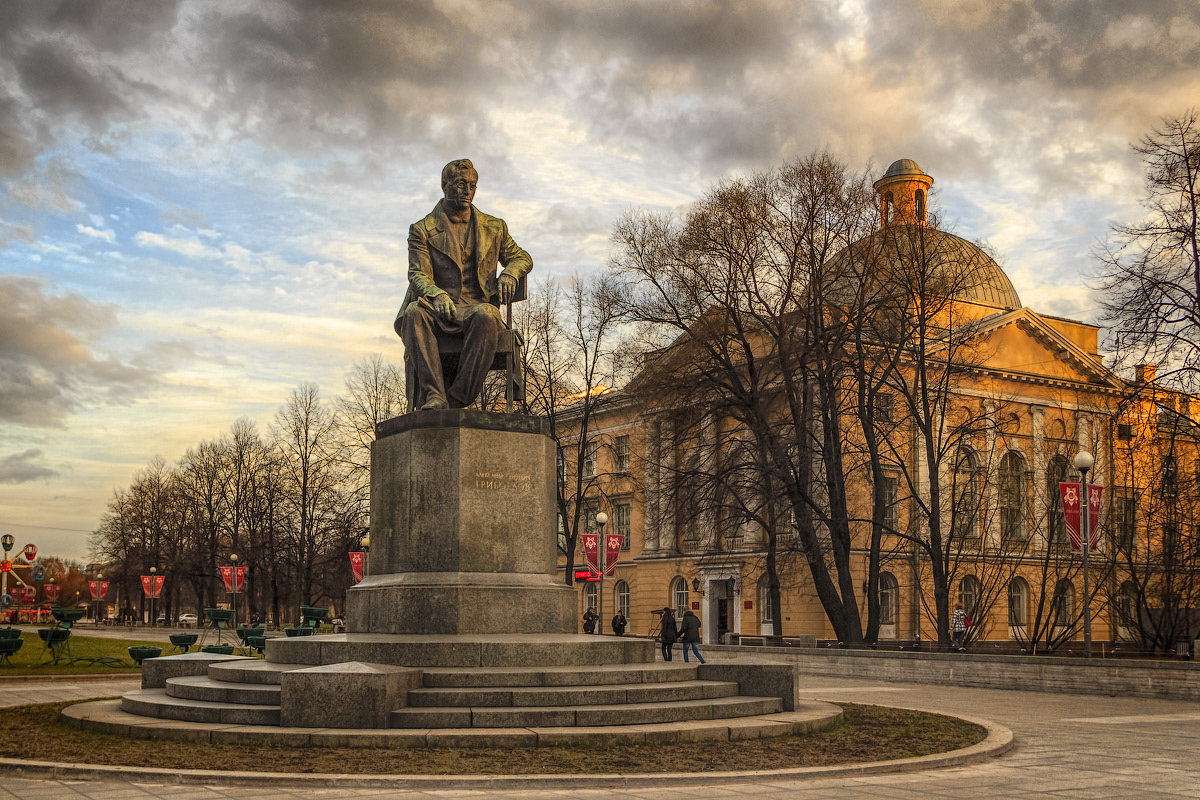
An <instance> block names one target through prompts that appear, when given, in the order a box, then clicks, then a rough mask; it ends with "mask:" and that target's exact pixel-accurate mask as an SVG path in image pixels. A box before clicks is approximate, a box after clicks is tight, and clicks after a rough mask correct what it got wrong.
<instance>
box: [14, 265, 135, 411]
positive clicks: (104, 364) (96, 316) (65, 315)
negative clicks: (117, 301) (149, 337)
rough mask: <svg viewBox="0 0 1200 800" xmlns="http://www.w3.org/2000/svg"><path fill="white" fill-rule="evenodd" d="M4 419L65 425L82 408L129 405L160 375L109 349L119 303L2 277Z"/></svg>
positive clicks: (32, 281)
mask: <svg viewBox="0 0 1200 800" xmlns="http://www.w3.org/2000/svg"><path fill="white" fill-rule="evenodd" d="M0 308H3V309H4V314H3V315H0V421H4V422H10V423H17V424H22V425H31V426H59V425H62V424H63V422H64V420H65V419H66V417H67V416H68V415H69V414H71V413H72V412H75V411H77V410H79V409H81V408H85V407H92V406H96V405H105V404H125V403H129V402H131V401H132V400H133V399H134V398H136V397H138V396H140V395H141V394H143V393H145V392H146V391H147V390H148V389H149V388H150V387H151V386H153V385H154V384H155V383H156V382H157V372H156V370H155V369H154V368H153V367H151V366H146V365H140V366H138V365H133V364H130V363H127V362H125V361H122V360H121V359H120V358H118V357H117V356H116V355H114V354H112V353H109V352H106V351H105V350H104V349H103V347H102V346H101V344H100V339H101V337H102V335H103V334H104V333H105V332H106V331H108V330H110V329H111V328H113V327H114V325H115V324H116V315H115V312H114V311H113V309H112V307H110V306H107V305H104V304H101V303H96V302H93V301H90V300H88V299H87V298H85V297H82V296H81V295H78V294H74V293H70V294H64V295H58V296H55V295H50V294H47V293H46V292H45V291H44V289H43V287H42V284H41V282H40V281H38V280H36V279H33V278H25V277H17V276H11V275H10V276H0Z"/></svg>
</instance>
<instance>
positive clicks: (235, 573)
mask: <svg viewBox="0 0 1200 800" xmlns="http://www.w3.org/2000/svg"><path fill="white" fill-rule="evenodd" d="M221 580H223V581H224V582H225V591H227V592H240V591H241V590H242V586H243V585H244V584H245V583H246V568H245V567H236V568H235V567H221ZM235 580H236V581H237V583H236V585H235V583H234V581H235Z"/></svg>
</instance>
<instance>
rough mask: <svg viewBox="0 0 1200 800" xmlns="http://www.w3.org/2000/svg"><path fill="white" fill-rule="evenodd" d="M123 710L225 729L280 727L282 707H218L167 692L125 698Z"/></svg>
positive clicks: (143, 692) (134, 693)
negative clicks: (248, 726)
mask: <svg viewBox="0 0 1200 800" xmlns="http://www.w3.org/2000/svg"><path fill="white" fill-rule="evenodd" d="M121 710H122V711H127V712H129V713H130V714H139V715H141V716H143V717H158V718H160V719H175V720H181V721H183V722H219V723H222V724H224V725H278V724H279V707H278V706H275V707H271V706H252V705H245V704H242V703H216V702H211V701H208V700H187V699H184V698H180V697H171V696H169V695H168V694H167V693H166V691H165V690H163V689H138V690H136V691H132V692H127V693H126V694H125V695H124V696H123V697H122V698H121Z"/></svg>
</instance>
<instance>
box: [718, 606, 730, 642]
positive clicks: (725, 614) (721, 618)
mask: <svg viewBox="0 0 1200 800" xmlns="http://www.w3.org/2000/svg"><path fill="white" fill-rule="evenodd" d="M730 630H731V628H730V625H729V598H728V597H720V598H717V638H716V641H717V643H718V644H724V643H725V642H726V641H727V640H726V638H725V634H727V633H729V631H730Z"/></svg>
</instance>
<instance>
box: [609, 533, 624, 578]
mask: <svg viewBox="0 0 1200 800" xmlns="http://www.w3.org/2000/svg"><path fill="white" fill-rule="evenodd" d="M624 538H625V537H624V536H622V535H621V534H619V533H606V534H604V575H605V576H606V577H608V576H611V575H612V574H613V570H615V569H616V568H617V561H618V559H620V558H621V542H622V540H623V539H624Z"/></svg>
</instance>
